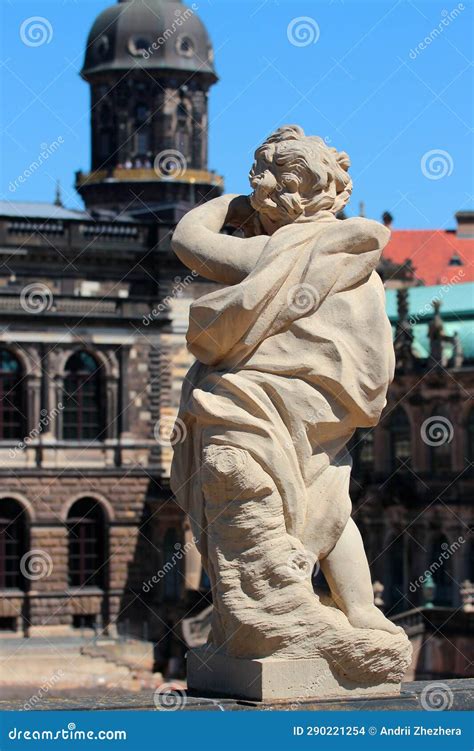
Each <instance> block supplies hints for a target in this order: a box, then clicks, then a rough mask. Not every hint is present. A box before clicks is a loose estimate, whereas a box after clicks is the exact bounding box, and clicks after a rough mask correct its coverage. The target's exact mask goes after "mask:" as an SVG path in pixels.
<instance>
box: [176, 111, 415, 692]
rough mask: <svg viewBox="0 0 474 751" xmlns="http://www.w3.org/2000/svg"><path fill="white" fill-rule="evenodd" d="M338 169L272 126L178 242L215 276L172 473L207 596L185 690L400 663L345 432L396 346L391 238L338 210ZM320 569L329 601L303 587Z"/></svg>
mask: <svg viewBox="0 0 474 751" xmlns="http://www.w3.org/2000/svg"><path fill="white" fill-rule="evenodd" d="M349 165H350V162H349V157H348V156H347V154H345V153H344V152H338V151H337V150H336V149H335V148H330V147H328V146H327V145H326V144H325V142H324V141H323V140H322V139H321V138H317V137H308V136H305V134H304V132H303V130H302V129H301V128H299V127H298V126H295V125H292V126H287V127H283V128H280V129H278V130H277V131H276V132H275V133H273V134H272V135H271V136H270V137H269V138H267V140H266V141H265V142H264V143H263V144H262V146H260V147H259V148H258V149H257V151H256V153H255V162H254V164H253V167H252V169H251V172H250V183H251V186H252V189H253V192H252V194H251V196H250V197H249V198H248V197H244V196H234V195H225V196H222V197H220V198H216V199H214V200H212V201H209V202H208V203H206V204H204V205H202V206H199V207H197V208H195V209H193V210H192V211H190V212H189V213H188V214H186V215H185V217H184V218H183V219H182V220H181V221H180V223H179V224H178V226H177V228H176V231H175V233H174V236H173V248H174V251H175V252H176V254H177V255H178V256H179V258H180V259H181V261H182V262H183V263H184V264H185V265H186V266H188V267H189V268H190V269H192V270H194V271H195V272H197V273H199V274H200V275H201V276H203V277H205V278H207V279H211V280H214V281H215V282H218V283H219V284H220V285H221V286H220V288H218V289H216V290H215V291H212V292H211V293H209V294H206V295H205V296H204V297H202V298H200V299H198V300H197V301H196V302H194V303H193V305H192V306H191V311H190V321H189V329H188V333H187V342H188V347H189V349H190V351H191V352H192V353H193V354H194V355H195V357H196V362H195V364H194V365H193V367H192V368H191V369H190V371H189V373H188V375H187V377H186V378H185V382H184V385H183V393H182V400H181V406H180V412H179V420H180V421H181V422H180V425H181V428H183V425H184V428H185V430H184V433H185V434H186V437H185V440H184V441H182V442H181V443H178V444H177V445H175V447H174V449H175V452H174V460H173V466H172V473H171V482H172V488H173V492H174V493H175V496H176V498H177V501H178V503H179V504H180V505H181V506H182V508H183V509H184V510H185V511H186V513H187V514H188V515H189V517H190V520H191V524H192V527H193V532H194V535H195V537H196V538H197V540H198V547H199V550H200V552H201V555H202V560H203V565H204V568H205V569H206V571H207V573H208V575H209V578H210V581H211V584H212V591H213V601H214V611H213V619H212V630H211V636H210V639H209V643H208V645H207V646H206V648H205V649H203V650H201V653H200V654H198V655H194V656H193V653H192V652H191V656H190V662H189V675H188V682H189V683H190V685H191V686H192V687H193V688H195V689H197V690H212V691H214V692H221V693H231V694H232V693H234V694H238V695H241V696H248V697H250V698H260V699H262V698H269V697H276V698H284V697H289V696H301V695H306V696H317V695H321V694H322V695H327V694H328V693H331V692H333V693H344V692H347V691H354V690H356V691H363V692H364V691H365V692H367V691H369V692H370V691H379V692H380V691H385V692H387V691H394V690H397V686H398V685H399V683H400V680H401V677H402V676H403V674H404V672H405V670H406V668H407V666H408V664H409V660H410V654H411V648H410V645H409V642H408V639H407V637H406V635H405V633H404V632H403V631H402V630H401V629H399V628H398V627H396V626H395V625H394V624H393V623H392V622H390V621H389V620H388V619H387V618H385V616H384V615H383V613H382V612H381V611H380V610H379V609H378V608H377V607H376V606H375V605H374V594H373V589H372V582H371V576H370V571H369V566H368V563H367V559H366V556H365V552H364V547H363V543H362V539H361V536H360V533H359V531H358V529H357V527H356V525H355V523H354V521H353V520H352V519H351V502H350V498H349V491H348V489H349V476H350V471H351V459H350V455H349V453H348V451H347V449H346V444H347V442H348V441H349V439H350V438H351V436H352V435H353V433H354V431H355V430H356V429H357V428H360V427H372V426H374V425H376V424H377V422H378V421H379V417H380V413H381V411H382V409H383V407H384V405H385V396H386V392H387V388H388V385H389V383H390V381H391V379H392V377H393V370H394V353H393V345H392V335H391V327H390V324H389V321H388V319H387V316H386V313H385V305H384V289H383V286H382V283H381V280H380V278H379V276H378V274H377V273H376V271H375V267H376V265H377V263H378V261H379V259H380V255H381V252H382V250H383V248H384V246H385V245H386V243H387V241H388V239H389V236H390V232H389V230H388V229H386V228H385V227H383V226H382V225H381V224H378V223H377V222H375V221H372V220H368V219H365V218H361V217H357V218H351V219H346V220H344V221H342V220H339V219H337V217H336V215H337V214H338V213H339V212H340V211H341V210H342V209H343V208H344V206H345V205H346V204H347V202H348V200H349V197H350V194H351V190H352V181H351V178H350V177H349V175H348V168H349ZM225 226H231V227H234V228H239V229H240V235H244V236H243V237H242V236H240V237H239V236H235V235H225V234H221V230H222V229H223V227H225ZM319 567H320V568H321V569H322V571H323V573H324V576H325V578H326V580H327V582H328V584H329V587H330V590H331V597H328V596H327V595H326V596H324V595H318V594H316V593H315V591H314V589H313V585H312V575H313V573H314V571H315V570H316V569H318V568H319ZM204 663H206V667H205V668H202V664H204ZM209 666H210V667H211V670H209ZM252 676H258V677H257V678H252ZM250 684H252V685H250Z"/></svg>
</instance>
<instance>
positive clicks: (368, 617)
mask: <svg viewBox="0 0 474 751" xmlns="http://www.w3.org/2000/svg"><path fill="white" fill-rule="evenodd" d="M346 615H347V619H348V621H349V623H350V624H351V626H354V628H378V629H380V631H388V632H389V633H390V634H399V633H400V632H402V633H405V632H404V631H403V629H402V628H401V627H400V626H396V625H395V624H394V623H392V622H391V621H389V620H388V618H385V616H384V614H383V613H382V611H381V610H379V609H378V608H377V607H376V606H375V605H370V606H369V607H366V608H362V607H361V608H353V609H352V610H351V611H349V612H348V613H347V614H346Z"/></svg>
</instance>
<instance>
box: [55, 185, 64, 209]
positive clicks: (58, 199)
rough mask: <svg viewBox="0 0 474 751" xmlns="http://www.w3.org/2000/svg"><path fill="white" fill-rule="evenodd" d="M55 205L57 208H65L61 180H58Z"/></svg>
mask: <svg viewBox="0 0 474 751" xmlns="http://www.w3.org/2000/svg"><path fill="white" fill-rule="evenodd" d="M54 205H55V206H63V205H64V204H63V200H62V198H61V183H60V181H59V180H56V195H55V197H54Z"/></svg>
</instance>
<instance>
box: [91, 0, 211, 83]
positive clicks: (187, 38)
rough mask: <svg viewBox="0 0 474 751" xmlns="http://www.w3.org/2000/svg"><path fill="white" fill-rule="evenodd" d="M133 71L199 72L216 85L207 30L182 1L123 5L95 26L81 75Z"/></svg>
mask: <svg viewBox="0 0 474 751" xmlns="http://www.w3.org/2000/svg"><path fill="white" fill-rule="evenodd" d="M133 68H137V69H140V68H145V69H147V70H159V69H166V70H170V69H171V70H182V71H184V72H186V71H189V72H190V73H191V72H199V73H204V74H208V75H210V76H211V78H212V80H213V81H215V80H217V76H216V74H215V72H214V66H213V51H212V46H211V42H210V39H209V36H208V33H207V31H206V29H205V27H204V25H203V23H202V21H201V20H200V19H199V18H198V17H197V15H196V13H195V12H194V11H193V10H192V9H191V8H188V7H187V6H186V5H183V3H181V2H178V1H177V0H119V3H118V4H116V5H113V6H112V7H110V8H106V9H105V10H104V11H103V12H102V13H101V14H100V15H99V16H98V17H97V18H96V20H95V21H94V24H93V25H92V28H91V30H90V33H89V37H88V40H87V49H86V57H85V61H84V67H83V69H82V71H81V74H82V76H83V77H84V78H86V79H88V78H89V77H90V76H91V75H93V74H95V73H100V72H102V71H109V70H129V69H133Z"/></svg>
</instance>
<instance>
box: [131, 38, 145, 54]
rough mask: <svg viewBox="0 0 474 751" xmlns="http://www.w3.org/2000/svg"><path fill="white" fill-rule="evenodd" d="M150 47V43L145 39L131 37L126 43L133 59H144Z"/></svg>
mask: <svg viewBox="0 0 474 751" xmlns="http://www.w3.org/2000/svg"><path fill="white" fill-rule="evenodd" d="M149 47H150V41H149V40H148V39H146V38H145V37H132V38H131V39H130V40H129V42H128V51H129V52H130V54H131V55H134V56H135V57H144V56H145V54H146V53H147V51H148V48H149Z"/></svg>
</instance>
